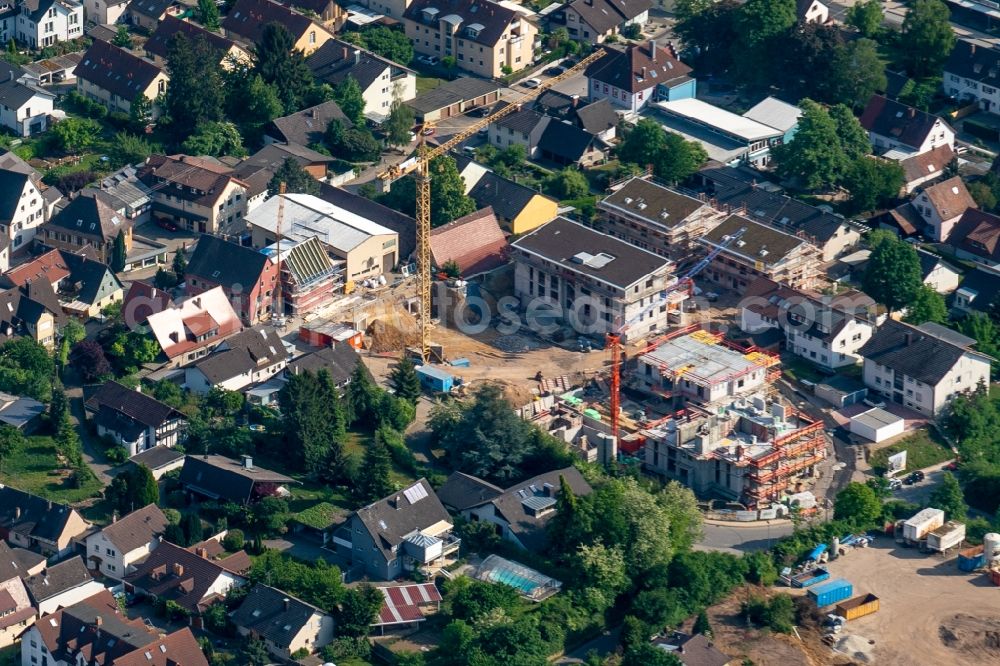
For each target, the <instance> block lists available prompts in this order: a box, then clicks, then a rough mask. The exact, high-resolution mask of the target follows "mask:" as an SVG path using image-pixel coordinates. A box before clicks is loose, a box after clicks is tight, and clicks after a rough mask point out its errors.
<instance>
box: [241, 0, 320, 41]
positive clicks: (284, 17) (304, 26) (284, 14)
mask: <svg viewBox="0 0 1000 666" xmlns="http://www.w3.org/2000/svg"><path fill="white" fill-rule="evenodd" d="M268 23H280V24H281V25H283V26H285V28H286V29H287V30H288V32H290V33H291V34H292V38H293V39H294V40H295V41H298V40H299V39H300V38H301V37H302V35H304V34H305V33H306V31H307V30H309V29H310V28H311V27H313V26H316V25H317V24H316V23H314V22H313V21H312V19H310V18H309V17H307V16H305V15H303V14H300V13H298V12H296V11H292V10H291V9H290V8H288V7H285V6H283V5H279V4H278V3H277V2H271V0H237V2H236V4H235V5H233V7H232V9H230V10H229V13H228V14H226V18H225V19H223V21H222V27H223V28H224V29H225V31H226V34H227V35H237V36H238V37H242V38H243V39H245V40H247V41H249V42H253V43H254V44H256V43H257V42H259V41H260V38H261V35H262V34H263V32H264V26H265V25H267V24H268ZM317 27H318V26H317Z"/></svg>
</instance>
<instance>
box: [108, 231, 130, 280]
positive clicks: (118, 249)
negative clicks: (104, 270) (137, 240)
mask: <svg viewBox="0 0 1000 666" xmlns="http://www.w3.org/2000/svg"><path fill="white" fill-rule="evenodd" d="M126 261H127V258H126V252H125V233H124V232H122V231H119V232H118V235H117V236H115V241H114V244H113V245H112V246H111V270H113V271H114V272H115V273H121V272H122V271H123V270H125V262H126Z"/></svg>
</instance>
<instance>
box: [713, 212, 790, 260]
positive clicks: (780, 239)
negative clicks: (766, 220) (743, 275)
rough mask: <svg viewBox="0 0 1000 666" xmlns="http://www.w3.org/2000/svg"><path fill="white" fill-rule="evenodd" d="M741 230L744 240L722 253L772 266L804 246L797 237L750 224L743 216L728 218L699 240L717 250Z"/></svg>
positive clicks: (752, 222)
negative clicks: (725, 240)
mask: <svg viewBox="0 0 1000 666" xmlns="http://www.w3.org/2000/svg"><path fill="white" fill-rule="evenodd" d="M741 228H745V229H746V232H745V233H744V234H743V237H742V238H740V239H739V240H738V241H736V242H735V243H731V244H730V245H729V247H727V248H726V249H725V250H723V253H724V254H728V255H732V256H734V257H739V258H741V259H743V260H744V261H751V262H753V263H756V262H761V263H763V264H764V265H767V266H773V265H775V264H777V263H778V262H780V261H782V260H783V259H784V258H785V257H787V256H788V255H789V254H790V253H791V252H792V251H793V250H795V249H796V248H797V247H799V246H801V245H803V244H805V243H806V241H804V240H802V239H801V238H799V237H798V236H793V235H791V234H788V233H785V232H783V231H779V230H778V229H775V228H774V227H771V226H768V225H766V224H761V223H760V222H755V221H753V220H749V219H747V218H745V217H743V216H742V215H730V216H729V217H727V218H726V219H725V220H723V222H722V224H720V225H718V226H717V227H715V228H714V229H712V230H711V231H709V232H708V233H706V234H705V235H704V236H702V239H703V240H704V241H705V242H707V243H709V244H711V245H716V246H717V245H719V244H720V243H721V242H722V239H723V238H724V237H725V236H731V235H733V234H734V233H736V232H737V231H739V230H740V229H741Z"/></svg>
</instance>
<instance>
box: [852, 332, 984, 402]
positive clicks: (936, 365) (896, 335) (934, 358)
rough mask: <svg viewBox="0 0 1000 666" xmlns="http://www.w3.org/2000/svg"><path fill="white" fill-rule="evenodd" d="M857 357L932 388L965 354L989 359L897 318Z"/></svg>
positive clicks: (878, 333) (869, 342) (864, 347)
mask: <svg viewBox="0 0 1000 666" xmlns="http://www.w3.org/2000/svg"><path fill="white" fill-rule="evenodd" d="M858 354H860V355H861V356H862V357H863V358H864V359H865V360H868V361H872V362H873V363H878V364H879V365H884V366H886V367H888V368H890V369H892V370H893V371H894V372H899V373H902V374H905V375H908V376H910V377H913V378H914V379H915V380H917V381H920V382H923V383H925V384H929V385H931V386H937V384H938V382H940V381H941V380H942V379H943V378H944V377H945V375H947V374H948V372H950V371H951V369H952V368H953V367H954V366H955V364H956V363H957V362H958V361H959V359H961V358H962V356H964V355H965V354H972V355H974V356H976V357H978V358H981V359H983V360H985V361H987V362H989V360H990V357H989V356H986V355H985V354H981V353H979V352H975V351H972V350H970V349H968V348H967V347H963V346H960V345H957V344H955V343H954V342H951V341H949V340H946V339H944V338H942V337H939V336H938V335H932V334H931V332H928V331H926V330H923V329H920V328H917V327H916V326H910V325H909V324H904V323H902V322H899V321H896V320H894V319H887V320H886V322H885V323H884V324H882V326H880V327H879V328H878V330H877V331H875V335H873V336H872V337H871V339H870V340H869V341H868V342H866V343H865V344H864V346H863V347H861V349H859V350H858ZM969 388H972V387H969Z"/></svg>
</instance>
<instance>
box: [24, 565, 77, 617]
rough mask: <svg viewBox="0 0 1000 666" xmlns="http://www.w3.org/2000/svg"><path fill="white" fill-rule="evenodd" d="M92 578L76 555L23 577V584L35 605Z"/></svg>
mask: <svg viewBox="0 0 1000 666" xmlns="http://www.w3.org/2000/svg"><path fill="white" fill-rule="evenodd" d="M93 580H94V577H93V576H91V575H90V572H89V571H87V565H86V564H84V562H83V558H82V557H80V556H79V555H77V556H75V557H71V558H69V559H68V560H63V561H62V562H60V563H59V564H53V565H52V566H50V567H48V568H46V569H45V570H44V571H42V572H41V573H37V574H35V575H34V576H29V577H28V578H25V579H24V586H25V587H26V588H28V593H29V594H31V598H32V600H34V602H35V605H36V606H37V605H38V604H40V603H42V602H43V601H45V600H46V599H52V598H53V597H57V596H59V595H60V594H62V593H64V592H68V591H69V590H72V589H74V588H77V587H80V586H81V585H86V584H87V583H89V582H91V581H93Z"/></svg>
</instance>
